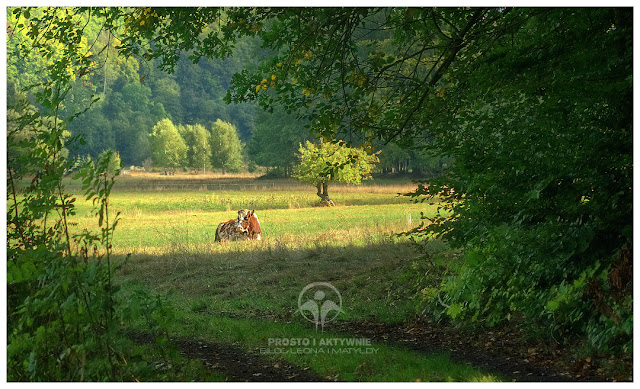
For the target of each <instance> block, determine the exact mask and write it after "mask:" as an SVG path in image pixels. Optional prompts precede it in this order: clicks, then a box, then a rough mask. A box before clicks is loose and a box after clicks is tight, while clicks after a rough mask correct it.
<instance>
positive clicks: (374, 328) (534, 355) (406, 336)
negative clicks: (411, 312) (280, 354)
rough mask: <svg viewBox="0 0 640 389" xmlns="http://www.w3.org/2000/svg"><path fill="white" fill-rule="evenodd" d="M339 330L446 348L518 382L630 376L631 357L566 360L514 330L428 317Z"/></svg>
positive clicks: (463, 360) (628, 378)
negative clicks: (469, 329)
mask: <svg viewBox="0 0 640 389" xmlns="http://www.w3.org/2000/svg"><path fill="white" fill-rule="evenodd" d="M331 330H332V331H340V332H344V333H348V334H351V335H356V336H359V337H367V338H371V339H372V340H374V341H378V342H383V343H387V344H389V345H402V346H404V347H407V348H410V349H413V350H416V351H420V352H426V353H433V352H438V351H444V352H448V353H449V354H450V355H451V357H452V358H453V359H454V360H456V361H457V362H461V363H469V364H471V365H473V366H476V367H481V368H483V369H485V370H487V371H490V372H496V373H499V374H501V375H502V376H504V377H507V378H509V379H512V380H515V381H519V382H584V381H590V382H602V381H632V380H633V377H632V370H633V366H632V363H633V361H632V360H631V359H623V358H620V359H617V360H614V359H611V358H605V357H602V356H601V357H598V356H594V357H589V358H585V359H581V360H577V361H571V360H570V361H566V359H567V357H566V356H565V355H563V353H565V351H563V350H562V349H560V348H558V347H555V348H554V347H550V346H541V345H533V344H527V343H525V342H523V340H522V337H521V336H520V334H518V333H516V332H515V331H513V330H510V329H496V330H493V331H484V332H478V333H473V334H469V333H464V332H461V331H459V330H458V331H456V330H452V329H447V328H443V327H438V326H434V325H432V324H430V323H426V322H414V323H408V324H403V325H389V324H384V323H378V322H371V321H364V322H347V323H336V324H335V325H333V328H332V329H331ZM605 365H609V366H620V367H623V368H622V369H620V370H621V371H625V372H628V373H626V374H615V373H611V372H608V371H607V369H604V368H602V367H603V366H605Z"/></svg>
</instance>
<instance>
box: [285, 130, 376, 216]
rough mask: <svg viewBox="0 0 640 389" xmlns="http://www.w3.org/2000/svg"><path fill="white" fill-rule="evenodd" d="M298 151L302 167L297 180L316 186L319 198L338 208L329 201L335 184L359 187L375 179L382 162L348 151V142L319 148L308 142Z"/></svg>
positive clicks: (362, 151) (351, 149) (295, 174)
mask: <svg viewBox="0 0 640 389" xmlns="http://www.w3.org/2000/svg"><path fill="white" fill-rule="evenodd" d="M298 151H299V152H300V164H299V165H298V166H296V169H295V172H294V176H295V177H296V178H298V179H299V180H300V181H302V182H304V183H308V184H311V185H313V186H315V187H316V189H317V190H318V191H317V195H318V197H320V199H321V200H322V201H323V202H325V203H326V204H327V205H334V203H333V201H332V200H331V198H329V184H330V183H331V182H341V183H344V184H353V185H359V184H360V183H361V182H362V180H363V179H364V180H366V179H368V178H371V174H370V173H371V170H373V167H374V166H375V163H376V162H378V158H377V157H376V156H375V155H370V154H368V153H367V152H366V151H364V150H361V149H357V148H351V147H348V146H347V145H345V144H344V142H339V143H320V144H318V145H316V144H313V143H311V142H309V141H307V142H306V143H305V144H304V146H303V145H300V148H299V150H298Z"/></svg>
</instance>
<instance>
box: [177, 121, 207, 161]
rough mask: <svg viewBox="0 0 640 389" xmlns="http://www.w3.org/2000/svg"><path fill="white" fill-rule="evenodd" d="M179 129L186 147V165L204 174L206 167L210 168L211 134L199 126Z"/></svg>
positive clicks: (187, 126) (188, 125)
mask: <svg viewBox="0 0 640 389" xmlns="http://www.w3.org/2000/svg"><path fill="white" fill-rule="evenodd" d="M180 129H182V130H181V131H179V132H181V133H182V137H183V138H184V141H185V144H186V145H187V165H188V166H189V167H191V168H193V169H202V172H203V173H204V172H206V169H207V167H211V155H212V154H211V145H210V139H211V133H210V132H209V131H207V129H206V128H204V126H203V125H201V124H195V125H190V124H187V125H186V126H184V127H183V126H180V127H179V130H180Z"/></svg>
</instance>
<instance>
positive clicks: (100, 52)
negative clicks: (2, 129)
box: [7, 7, 260, 165]
mask: <svg viewBox="0 0 640 389" xmlns="http://www.w3.org/2000/svg"><path fill="white" fill-rule="evenodd" d="M22 9H23V10H28V11H29V13H30V16H31V18H28V19H25V18H24V15H23V11H20V13H16V14H14V13H13V11H14V10H20V9H18V8H9V12H8V15H7V26H8V30H7V31H8V32H7V85H8V88H7V94H8V98H9V99H12V98H13V96H15V94H16V93H20V92H19V91H20V90H22V89H25V88H28V87H29V86H31V85H35V84H37V83H40V82H42V81H44V76H45V75H46V69H47V66H49V65H51V64H53V61H54V60H55V58H57V57H58V56H60V55H61V54H60V53H61V52H62V50H63V49H64V47H63V46H64V43H61V44H53V43H52V42H53V40H52V39H53V38H54V37H53V36H49V37H47V39H48V40H46V41H47V42H49V43H51V44H50V46H49V47H50V48H52V49H53V52H52V54H51V55H50V56H42V57H40V56H31V55H28V54H27V52H28V50H29V49H30V47H31V46H32V45H33V44H34V43H35V44H36V45H39V44H40V43H41V42H42V41H44V39H43V37H44V35H45V33H47V31H49V30H47V27H48V26H49V20H50V18H49V16H45V15H53V14H55V13H59V14H60V15H62V17H66V16H67V15H69V16H70V17H71V19H70V20H69V21H66V20H65V23H67V25H65V26H67V27H69V32H71V33H72V35H71V37H72V38H73V39H76V37H79V39H80V40H81V50H85V51H86V58H85V59H86V63H84V64H83V65H86V66H82V67H80V68H79V69H78V70H79V72H77V74H82V77H72V78H71V79H70V81H69V84H68V86H69V88H70V90H69V92H68V93H67V94H66V95H65V96H64V98H63V103H62V104H61V106H60V112H61V116H62V117H63V118H66V117H67V116H70V115H73V114H74V113H77V112H80V111H83V110H85V109H86V108H87V107H86V101H87V100H88V99H90V98H91V97H92V95H93V96H95V97H96V98H97V97H99V98H100V101H99V102H97V103H95V104H94V105H93V106H92V107H91V108H90V110H89V111H88V112H87V114H85V115H82V116H79V117H77V118H76V119H75V120H74V121H72V122H70V123H68V125H67V127H66V129H67V131H69V133H70V134H71V135H72V136H75V135H82V136H83V138H84V140H85V144H83V145H78V148H77V150H76V151H75V154H74V156H80V155H90V156H91V157H93V158H95V157H97V155H98V154H100V152H102V150H105V149H112V150H116V151H118V152H119V154H120V156H121V158H122V160H123V162H124V164H126V165H141V164H142V162H143V161H144V160H145V159H146V158H148V157H149V155H150V154H149V153H150V151H149V142H148V141H149V138H148V134H150V133H151V131H152V128H153V126H154V125H155V124H156V123H157V122H158V121H160V120H161V119H164V118H170V119H172V121H173V122H174V123H185V124H195V123H202V124H208V123H210V122H214V121H215V120H216V119H217V118H222V119H223V120H224V121H227V122H230V123H233V124H234V125H235V126H236V128H237V129H238V133H239V135H240V137H241V139H243V140H245V141H246V140H248V139H249V138H250V136H251V133H252V131H253V127H254V123H253V122H254V111H253V104H250V103H247V104H239V105H226V104H224V102H223V100H222V99H223V97H224V94H225V92H226V88H227V87H228V84H229V82H230V80H231V75H232V74H233V73H234V72H236V71H240V70H241V66H242V64H243V63H248V62H251V61H253V60H254V58H255V57H256V56H257V55H260V53H258V51H257V49H258V47H257V44H256V40H255V39H249V38H247V39H241V40H239V41H238V42H237V49H238V50H237V52H236V55H235V56H234V58H228V59H225V60H222V59H215V58H214V59H203V60H202V61H199V63H198V64H194V63H192V62H191V61H190V60H189V59H188V53H184V54H182V55H179V56H178V57H177V60H178V63H177V66H176V74H175V75H170V74H167V73H166V72H163V71H160V70H159V69H157V67H158V66H159V65H161V61H160V60H158V61H153V60H152V61H150V62H147V58H145V57H143V56H141V54H140V53H137V54H133V55H124V54H123V52H122V51H121V50H120V48H119V47H120V46H121V45H122V43H123V42H122V40H121V39H124V38H126V33H125V31H124V22H123V21H124V20H126V19H127V18H129V17H136V18H137V17H138V12H139V10H138V9H135V8H118V7H111V8H99V7H97V8H96V7H94V8H73V7H67V8H56V7H49V8H45V7H37V8H22ZM160 12H162V11H160ZM167 12H168V11H167ZM216 12H217V11H216ZM143 15H144V13H143ZM36 16H37V18H36ZM30 26H36V28H37V29H30ZM207 28H209V27H207ZM29 31H31V32H32V33H29ZM49 32H50V31H49ZM38 37H40V38H38ZM144 45H145V47H146V46H148V45H149V43H148V42H145V43H144ZM79 52H80V51H79ZM82 53H84V51H82ZM32 92H33V89H31V90H29V91H28V92H27V93H28V97H29V99H30V100H31V101H33V100H35V98H34V96H33V93H32ZM36 106H37V109H38V110H40V111H41V112H42V107H40V106H38V105H37V104H36Z"/></svg>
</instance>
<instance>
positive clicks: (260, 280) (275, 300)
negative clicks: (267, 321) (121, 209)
mask: <svg viewBox="0 0 640 389" xmlns="http://www.w3.org/2000/svg"><path fill="white" fill-rule="evenodd" d="M215 249H220V250H221V251H219V252H215V251H210V252H207V253H198V252H197V251H196V252H193V251H189V250H185V251H184V252H175V253H171V254H163V255H148V254H136V255H134V256H132V257H131V258H130V259H129V260H128V261H127V263H126V264H125V265H124V266H123V268H122V270H121V272H120V274H119V277H120V278H121V279H122V280H123V281H124V283H125V284H126V283H128V282H132V283H136V284H142V285H145V286H147V287H149V288H151V289H152V290H154V292H156V293H166V292H169V291H173V292H177V293H178V294H179V295H181V296H183V298H184V299H186V300H188V301H189V302H190V304H191V305H193V309H194V310H199V311H203V312H204V311H212V312H214V311H215V312H217V313H224V314H228V315H231V316H236V315H240V316H243V317H265V316H268V317H276V318H279V319H282V320H287V319H289V318H291V317H293V316H294V314H295V312H296V311H297V309H298V307H297V301H298V295H299V294H300V292H301V290H302V289H303V288H304V287H305V286H306V285H308V284H309V283H312V282H329V283H331V284H332V285H334V286H335V287H336V288H337V289H338V290H339V291H340V293H341V295H342V298H343V310H344V315H341V316H343V319H345V320H349V319H354V318H357V319H365V318H368V317H376V318H377V319H378V320H383V321H386V322H400V321H404V320H405V319H406V318H407V316H410V315H413V312H414V308H413V302H412V296H414V295H415V289H414V286H413V284H414V280H413V278H412V276H411V274H410V270H411V266H412V264H413V261H414V258H415V257H416V256H417V253H416V250H415V248H414V247H413V246H412V245H411V244H410V243H409V242H393V241H391V240H390V239H383V241H381V242H378V243H372V244H367V245H346V246H333V245H330V244H329V243H320V242H317V241H316V242H313V243H311V244H307V245H306V247H304V248H299V247H297V248H296V247H292V245H289V244H286V243H281V242H280V241H272V242H271V243H265V244H261V243H259V242H245V243H242V242H234V243H232V244H227V246H226V247H225V246H223V247H221V248H218V247H215Z"/></svg>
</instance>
